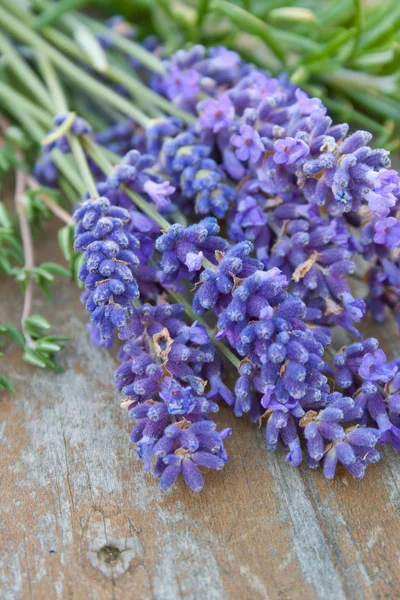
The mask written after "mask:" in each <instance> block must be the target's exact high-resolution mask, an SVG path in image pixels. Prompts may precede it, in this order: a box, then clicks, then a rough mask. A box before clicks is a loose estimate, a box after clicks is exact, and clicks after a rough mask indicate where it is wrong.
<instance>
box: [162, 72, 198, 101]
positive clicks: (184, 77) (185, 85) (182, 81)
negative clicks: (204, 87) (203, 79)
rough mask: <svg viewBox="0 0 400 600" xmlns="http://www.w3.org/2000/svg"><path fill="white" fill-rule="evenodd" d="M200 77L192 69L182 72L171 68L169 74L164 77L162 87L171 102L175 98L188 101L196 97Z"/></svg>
mask: <svg viewBox="0 0 400 600" xmlns="http://www.w3.org/2000/svg"><path fill="white" fill-rule="evenodd" d="M199 80H200V76H199V74H198V72H197V71H195V70H194V69H187V70H182V69H180V68H179V67H176V66H172V67H171V68H170V70H169V73H168V74H167V75H166V76H165V77H164V80H163V86H164V89H165V92H166V94H167V96H168V98H170V99H171V100H173V99H176V98H177V97H182V98H184V99H187V100H190V99H192V98H194V97H195V96H197V94H198V93H199V91H200V85H199Z"/></svg>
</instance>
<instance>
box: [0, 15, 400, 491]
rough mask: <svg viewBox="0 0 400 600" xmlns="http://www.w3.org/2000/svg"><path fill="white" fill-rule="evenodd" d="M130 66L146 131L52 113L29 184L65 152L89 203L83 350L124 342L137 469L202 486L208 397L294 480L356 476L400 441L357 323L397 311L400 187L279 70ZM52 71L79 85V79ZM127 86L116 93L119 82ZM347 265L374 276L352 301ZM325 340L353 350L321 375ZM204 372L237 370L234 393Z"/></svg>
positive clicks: (121, 378)
mask: <svg viewBox="0 0 400 600" xmlns="http://www.w3.org/2000/svg"><path fill="white" fill-rule="evenodd" d="M1 15H2V13H1V11H0V21H1ZM6 26H7V27H8V28H9V29H10V30H11V31H12V33H13V34H14V35H16V36H17V37H18V36H20V37H22V39H25V37H26V36H28V33H26V31H25V29H24V27H25V26H23V27H22V29H21V30H19V29H18V28H17V27H16V25H15V23H14V22H13V20H12V19H11V20H9V21H7V25H6ZM35 40H36V42H37V43H39V42H38V41H37V39H36V38H35ZM113 40H114V41H115V44H116V46H118V44H119V42H120V40H119V38H118V36H117V37H114V38H113ZM100 41H102V40H100ZM103 46H107V44H104V43H103ZM127 47H129V48H130V49H132V48H136V47H135V46H132V45H131V42H129V45H128V46H127V45H126V40H125V42H124V48H127ZM149 50H150V51H149ZM43 51H44V52H48V51H47V50H46V49H45V47H44V49H43ZM135 52H136V56H135V59H136V60H138V59H139V58H138V57H139V56H140V57H141V58H142V60H143V64H144V66H145V67H146V68H145V69H142V70H140V74H141V76H142V78H143V82H144V84H145V85H147V87H146V90H147V91H146V94H147V96H146V97H147V98H148V99H149V103H150V104H151V103H153V104H152V106H151V107H152V108H154V107H157V110H156V112H157V111H158V112H159V111H161V112H162V114H160V115H159V118H157V119H149V117H148V116H147V115H145V114H144V113H143V112H141V111H140V110H138V109H137V108H136V107H134V108H132V107H131V106H130V104H129V103H127V102H126V99H125V98H123V96H121V97H120V99H118V98H119V97H117V99H116V96H115V94H116V92H115V91H112V90H110V98H111V100H112V102H113V103H114V106H117V105H118V108H119V109H121V111H122V112H123V113H124V114H125V115H126V116H127V117H130V120H129V121H127V122H124V123H115V122H111V126H110V128H109V129H106V130H104V131H101V132H96V133H94V134H92V133H91V132H90V127H88V126H86V125H85V126H84V127H83V122H82V121H81V120H80V119H76V118H75V117H74V118H73V117H72V116H71V115H66V114H64V115H63V117H58V118H57V120H56V125H57V129H56V130H55V131H54V132H53V134H51V137H50V140H51V145H52V144H53V142H55V145H56V146H57V148H56V150H55V149H54V148H52V147H48V148H46V149H45V150H47V152H46V154H45V156H44V159H42V160H43V168H42V164H39V166H38V170H37V176H38V177H39V178H41V177H43V178H44V179H43V180H46V181H47V183H48V184H51V185H55V186H59V185H61V184H62V183H63V178H64V177H65V167H64V163H63V162H62V161H59V162H58V163H57V156H58V154H57V152H58V153H59V152H60V151H61V152H62V153H66V152H69V151H71V152H72V154H73V158H74V160H75V161H76V163H77V164H78V166H79V167H80V173H81V180H83V187H84V189H86V190H88V192H89V194H90V197H89V194H87V195H86V196H85V198H84V201H83V203H82V205H81V206H80V207H79V208H78V209H77V210H76V212H75V218H76V220H77V222H78V224H77V228H76V239H75V248H76V250H77V251H78V252H82V253H83V254H84V263H83V266H82V268H81V271H80V277H81V280H82V281H83V282H84V285H85V288H86V289H85V292H84V294H83V300H84V302H85V304H86V308H87V310H88V311H89V312H90V314H91V336H92V339H93V340H94V341H95V343H100V344H105V345H107V346H110V345H111V343H112V341H113V339H115V338H116V336H115V331H116V330H117V331H118V337H119V338H120V339H122V340H123V341H124V342H125V344H124V346H123V348H122V349H121V351H120V354H119V357H120V361H121V366H120V367H119V368H118V370H117V373H116V382H117V388H118V390H119V391H121V392H122V393H123V395H124V396H125V400H124V401H123V406H124V408H127V409H128V410H129V414H130V416H131V417H132V418H133V419H135V420H136V421H137V423H136V425H135V427H134V429H133V432H132V440H133V441H134V443H135V444H136V446H137V450H138V454H139V457H140V458H141V459H142V460H143V462H144V467H145V469H146V470H148V469H150V467H151V466H152V465H154V472H155V474H156V475H157V476H159V477H160V481H161V486H162V487H169V485H171V484H172V483H173V482H174V481H175V479H177V477H178V475H179V474H180V473H181V472H182V474H183V477H184V479H185V481H186V483H187V484H188V485H189V486H190V487H191V488H192V489H194V490H199V489H201V487H202V485H203V483H202V479H201V475H200V471H199V469H198V467H199V466H205V467H209V468H216V469H220V468H221V467H222V466H223V464H224V463H225V462H226V460H227V456H226V454H225V450H224V447H223V440H224V438H225V437H226V436H227V435H228V433H230V431H229V430H224V431H222V432H220V433H217V432H216V430H215V425H214V424H213V422H212V421H211V419H210V417H209V416H208V413H213V412H215V411H216V409H217V406H218V405H217V404H216V401H217V400H218V399H219V398H222V399H224V400H225V401H226V402H227V403H228V404H229V405H231V406H232V407H233V410H234V412H235V414H236V415H238V416H239V415H242V414H243V413H249V415H250V418H251V419H252V420H253V421H254V422H260V423H262V422H265V423H266V441H267V446H268V447H269V448H270V449H272V450H273V449H275V448H276V447H277V445H278V442H279V443H281V444H282V445H283V446H284V447H285V448H286V449H287V451H288V454H287V461H288V462H289V463H291V464H292V465H295V466H297V465H299V464H300V462H301V461H302V460H303V455H304V456H305V458H306V461H307V464H308V465H309V466H310V467H311V468H316V467H317V466H318V465H320V464H321V465H323V470H324V473H325V475H326V476H327V477H328V478H331V477H333V476H334V474H335V470H336V465H337V463H338V462H340V463H341V464H343V465H344V467H345V468H346V469H347V470H348V471H349V472H350V473H351V474H352V475H354V476H355V477H362V476H363V475H364V472H365V469H366V467H367V465H368V464H369V463H371V462H375V461H377V460H378V459H379V453H378V451H377V450H376V448H375V446H376V444H378V443H379V444H380V443H387V442H390V441H391V442H392V443H393V445H394V446H395V447H398V445H399V435H398V433H399V407H398V404H399V403H398V402H397V399H396V398H397V389H398V382H397V371H398V365H397V361H395V362H393V363H390V362H389V363H388V362H387V360H386V357H385V355H384V354H383V352H382V350H380V349H379V348H378V347H377V343H376V341H375V340H365V341H360V340H362V336H361V333H360V332H359V329H358V323H359V322H360V321H361V320H362V318H363V316H364V315H365V313H366V310H367V309H368V308H370V309H371V310H372V313H373V314H374V315H375V316H376V317H379V318H382V315H383V309H384V307H385V305H388V306H389V307H390V308H392V310H394V311H396V310H397V301H396V294H397V271H398V270H399V266H398V265H397V264H396V261H397V260H398V259H397V247H398V246H399V245H400V237H399V233H400V232H399V228H398V226H397V223H398V221H397V213H398V210H399V208H400V206H399V200H400V178H399V177H398V175H397V173H396V172H395V171H393V170H391V169H390V161H389V158H388V153H387V152H386V151H384V150H373V149H371V148H370V147H369V146H368V143H369V141H370V139H371V136H370V134H369V133H367V132H365V131H356V132H355V133H353V134H351V135H348V129H349V128H348V126H347V125H346V124H344V125H333V124H332V121H331V119H330V118H329V117H328V116H327V114H326V108H325V107H324V105H323V104H322V102H321V100H320V99H318V98H311V97H309V96H308V95H307V94H306V93H305V92H304V91H303V90H301V89H300V88H298V87H297V86H296V85H295V84H293V83H292V82H291V81H289V79H288V77H287V76H286V75H280V76H279V77H276V78H275V77H272V76H271V75H270V74H269V73H268V72H266V71H264V70H262V69H259V68H257V67H256V66H255V65H252V64H248V63H246V62H245V61H243V60H242V59H241V58H240V56H239V55H238V54H237V53H235V52H232V51H231V50H228V49H226V48H223V47H216V48H209V49H205V48H204V47H202V46H199V45H198V46H194V47H193V48H192V49H190V50H185V51H184V50H180V51H178V52H177V53H176V54H175V55H174V56H172V57H170V58H167V57H163V58H162V60H159V58H158V56H159V55H160V52H159V48H158V47H157V46H155V45H154V44H150V45H149V46H148V49H147V50H144V49H143V48H141V52H137V49H136V50H135ZM71 54H73V51H72V50H71ZM49 56H52V54H51V53H50V54H49ZM57 60H58V63H57V64H58V65H59V68H60V69H61V70H62V69H63V68H66V67H65V63H64V62H62V61H61V62H60V61H59V59H57ZM57 60H56V62H57ZM139 60H140V59H139ZM71 64H72V63H71ZM135 64H136V63H135ZM131 67H132V65H131ZM150 71H153V73H152V74H150ZM116 72H117V73H118V71H116ZM68 73H69V74H70V75H72V76H74V77H75V79H76V81H79V82H80V81H82V76H81V74H80V73H81V71H79V67H74V69H73V70H71V68H70V67H68ZM107 77H109V78H110V80H111V81H114V82H116V78H115V76H113V74H112V73H107ZM88 81H89V84H90V89H91V90H92V92H93V93H94V94H95V93H96V91H97V92H98V93H99V94H100V95H101V94H103V95H104V94H105V93H106V92H105V90H104V86H103V83H101V82H99V80H96V79H95V78H94V77H92V75H90V74H89V75H88ZM125 83H126V89H124V90H123V93H124V94H125V92H126V90H128V89H133V88H132V86H133V85H134V83H133V79H129V80H128V79H127V81H126V82H125ZM128 84H129V86H130V87H128ZM142 85H143V84H142ZM135 89H137V88H135ZM150 100H151V101H150ZM151 107H149V113H150V114H151V110H150V108H151ZM165 113H169V115H170V116H169V117H168V116H167V115H165ZM178 115H179V116H178ZM89 120H90V119H89ZM66 124H67V125H66ZM82 127H83V128H82ZM65 135H66V137H64V136H65ZM77 144H78V146H79V148H80V150H79V151H78V149H77ZM109 160H111V162H112V163H113V164H112V165H110V164H109ZM63 167H64V171H63ZM46 178H47V179H46ZM80 187H82V186H80ZM357 256H359V257H362V258H366V259H367V260H369V261H371V262H372V261H373V262H374V264H373V266H372V267H371V268H370V272H369V274H368V275H367V278H368V280H369V281H370V282H371V294H370V296H369V297H367V298H365V299H360V298H357V297H354V294H353V293H352V291H351V287H350V278H351V276H352V274H354V271H355V269H356V262H355V260H354V259H355V258H356V257H357ZM399 272H400V271H399ZM189 287H190V288H191V289H192V298H191V300H192V302H191V305H192V307H191V308H189V307H188V306H187V303H188V301H187V300H186V297H187V294H188V288H189ZM168 298H170V299H171V300H174V304H169V303H168V302H166V300H167V299H168ZM175 302H177V304H175ZM181 304H183V306H185V312H186V315H187V320H188V321H189V320H190V321H191V323H189V324H188V323H187V322H185V321H184V320H183V312H182V311H183V309H182V306H181ZM193 313H194V314H195V315H197V316H198V317H199V318H202V315H203V314H204V313H207V319H208V323H210V325H214V326H215V331H213V330H211V329H210V328H209V327H208V326H207V325H205V324H202V323H199V322H196V320H195V319H196V317H193ZM333 327H341V328H343V329H345V330H346V331H347V332H348V333H349V334H350V335H353V336H355V337H358V338H359V341H356V342H354V343H353V344H351V345H350V346H348V347H347V348H346V349H343V350H342V351H341V352H339V353H336V356H335V359H334V364H333V365H332V364H330V363H331V361H330V358H329V355H328V354H327V351H329V352H331V353H332V349H331V347H330V345H331V333H330V332H331V329H332V328H333ZM333 353H334V351H333ZM221 358H223V360H224V361H225V360H229V361H231V362H232V364H233V365H234V366H235V367H238V378H237V381H236V385H235V386H234V393H232V391H230V390H229V389H228V388H227V387H226V385H225V384H224V383H223V380H222V363H221ZM331 381H335V388H332V387H331ZM338 387H339V389H340V390H341V391H337V388H338ZM153 459H154V460H153Z"/></svg>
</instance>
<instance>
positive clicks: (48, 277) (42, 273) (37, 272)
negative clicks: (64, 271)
mask: <svg viewBox="0 0 400 600" xmlns="http://www.w3.org/2000/svg"><path fill="white" fill-rule="evenodd" d="M33 276H34V278H35V280H36V281H37V283H38V284H39V285H40V283H41V282H40V278H43V279H44V280H45V281H48V282H49V283H51V282H52V281H54V276H53V275H52V274H51V273H50V272H49V271H47V270H46V269H42V267H36V268H35V269H34V270H33Z"/></svg>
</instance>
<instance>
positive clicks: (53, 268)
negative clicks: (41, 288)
mask: <svg viewBox="0 0 400 600" xmlns="http://www.w3.org/2000/svg"><path fill="white" fill-rule="evenodd" d="M40 269H41V270H42V271H43V270H45V271H46V272H47V273H50V274H51V275H59V276H60V277H68V278H70V277H71V273H70V271H68V269H66V268H65V267H63V266H62V265H59V264H57V263H53V262H47V263H42V264H41V265H40Z"/></svg>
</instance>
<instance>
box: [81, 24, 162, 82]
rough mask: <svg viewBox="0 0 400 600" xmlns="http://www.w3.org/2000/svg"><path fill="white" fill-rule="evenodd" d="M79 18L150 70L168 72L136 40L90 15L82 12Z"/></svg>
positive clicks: (157, 59)
mask: <svg viewBox="0 0 400 600" xmlns="http://www.w3.org/2000/svg"><path fill="white" fill-rule="evenodd" d="M79 19H83V21H84V22H85V23H87V24H88V25H89V26H90V28H91V29H92V30H93V31H94V32H95V33H99V34H101V35H102V36H104V37H105V38H108V39H109V40H110V41H111V42H112V43H113V45H114V46H115V47H116V48H119V49H120V50H122V51H123V52H125V53H126V54H128V55H129V56H131V57H132V58H135V59H136V60H138V61H139V62H140V63H141V64H142V65H143V66H145V67H147V68H148V69H149V70H150V71H153V72H154V73H160V74H161V75H165V74H166V69H165V67H164V65H163V63H162V61H161V60H160V59H159V58H157V57H156V56H154V54H152V53H151V52H148V51H147V50H145V48H143V47H142V46H140V45H139V44H137V43H136V42H133V41H132V40H129V39H127V38H125V37H123V36H122V35H118V34H117V33H115V32H114V31H112V30H111V29H109V28H108V27H105V26H104V25H102V24H101V23H99V22H98V21H96V20H95V19H91V18H90V17H87V16H85V15H81V14H79Z"/></svg>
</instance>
